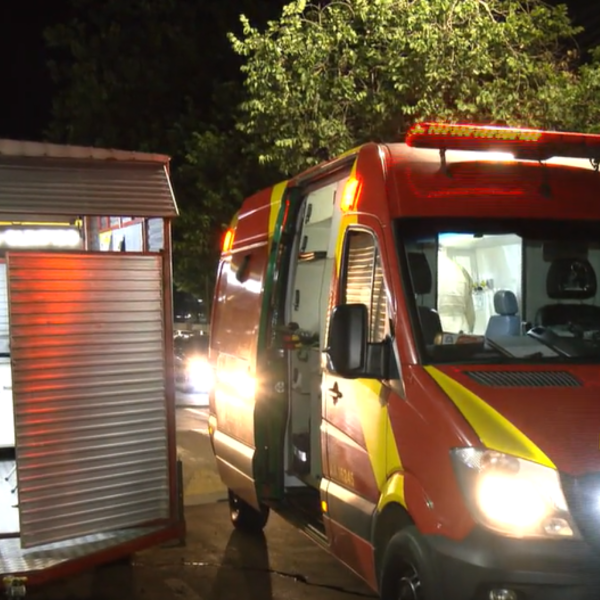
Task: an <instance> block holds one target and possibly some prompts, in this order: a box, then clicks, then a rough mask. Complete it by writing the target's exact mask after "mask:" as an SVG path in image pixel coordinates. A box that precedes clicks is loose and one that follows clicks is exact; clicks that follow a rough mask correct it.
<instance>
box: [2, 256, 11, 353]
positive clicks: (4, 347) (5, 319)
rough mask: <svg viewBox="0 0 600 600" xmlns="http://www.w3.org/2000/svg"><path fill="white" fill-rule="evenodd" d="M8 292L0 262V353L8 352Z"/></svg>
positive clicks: (4, 273)
mask: <svg viewBox="0 0 600 600" xmlns="http://www.w3.org/2000/svg"><path fill="white" fill-rule="evenodd" d="M9 352H10V344H9V341H8V293H7V288H6V263H5V262H4V261H2V262H0V354H8V353H9Z"/></svg>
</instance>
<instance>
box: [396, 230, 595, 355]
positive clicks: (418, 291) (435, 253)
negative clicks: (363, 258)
mask: <svg viewBox="0 0 600 600" xmlns="http://www.w3.org/2000/svg"><path fill="white" fill-rule="evenodd" d="M397 233H398V237H397V239H398V240H400V243H401V246H402V247H401V249H400V250H401V252H402V253H403V254H404V257H405V259H406V264H407V265H408V273H409V277H408V279H407V280H406V281H405V283H406V286H407V289H408V290H410V293H409V301H410V302H411V304H412V305H413V306H412V309H413V314H414V319H413V320H414V323H415V330H416V333H417V336H418V338H419V341H420V342H421V347H422V349H423V352H424V357H423V358H424V360H425V362H434V363H435V362H504V361H507V360H508V361H525V360H527V361H530V360H533V361H542V362H546V361H549V362H551V361H565V360H567V361H582V360H585V361H593V362H600V292H599V290H598V285H597V278H596V274H597V273H598V272H600V223H598V222H582V221H563V222H557V221H549V220H548V221H545V220H539V219H532V220H527V221H524V220H512V221H511V220H505V221H500V222H499V220H498V219H494V220H491V219H489V220H486V219H469V220H466V219H461V220H455V219H402V220H400V221H398V223H397Z"/></svg>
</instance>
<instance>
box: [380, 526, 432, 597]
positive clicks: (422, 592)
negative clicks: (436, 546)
mask: <svg viewBox="0 0 600 600" xmlns="http://www.w3.org/2000/svg"><path fill="white" fill-rule="evenodd" d="M420 537H421V536H420V534H419V532H418V530H417V528H416V527H414V526H412V525H411V526H409V527H406V528H405V529H403V530H402V531H400V532H398V533H396V534H395V535H394V536H393V537H392V539H391V540H390V541H389V543H388V547H387V549H386V551H385V555H384V557H383V564H382V567H381V579H380V585H379V590H380V597H381V600H439V599H440V598H443V595H442V593H441V590H440V589H439V584H438V582H437V581H436V580H435V571H434V569H433V566H432V563H431V560H430V559H429V557H428V555H427V550H426V547H425V545H424V542H421V541H420Z"/></svg>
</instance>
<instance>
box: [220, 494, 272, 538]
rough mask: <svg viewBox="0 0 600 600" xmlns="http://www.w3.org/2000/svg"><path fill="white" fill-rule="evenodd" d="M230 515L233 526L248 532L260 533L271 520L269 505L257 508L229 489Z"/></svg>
mask: <svg viewBox="0 0 600 600" xmlns="http://www.w3.org/2000/svg"><path fill="white" fill-rule="evenodd" d="M228 499H229V516H230V518H231V522H232V523H233V526H234V527H235V528H236V529H238V530H239V531H244V532H246V533H260V532H261V531H262V530H263V529H264V528H265V525H266V524H267V521H268V520H269V512H270V511H269V507H268V506H264V505H263V506H261V510H260V511H258V510H256V509H255V508H254V507H253V506H250V504H248V503H247V502H246V501H245V500H242V499H241V498H240V497H239V496H238V495H237V494H235V493H234V492H232V491H231V490H228Z"/></svg>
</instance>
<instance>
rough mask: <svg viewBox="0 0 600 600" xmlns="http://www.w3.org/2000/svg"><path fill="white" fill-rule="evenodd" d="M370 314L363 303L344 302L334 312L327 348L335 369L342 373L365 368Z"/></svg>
mask: <svg viewBox="0 0 600 600" xmlns="http://www.w3.org/2000/svg"><path fill="white" fill-rule="evenodd" d="M368 319H369V314H368V311H367V307H366V306H365V305H364V304H341V305H339V306H336V307H335V308H334V309H333V311H332V313H331V322H330V323H329V338H328V340H327V342H328V343H327V349H326V350H325V351H326V352H327V354H328V355H329V360H330V363H331V366H332V367H333V370H334V371H335V372H336V373H337V374H339V375H341V376H342V377H348V378H353V377H360V376H361V375H362V374H363V372H364V371H365V363H366V357H367V333H368Z"/></svg>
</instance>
